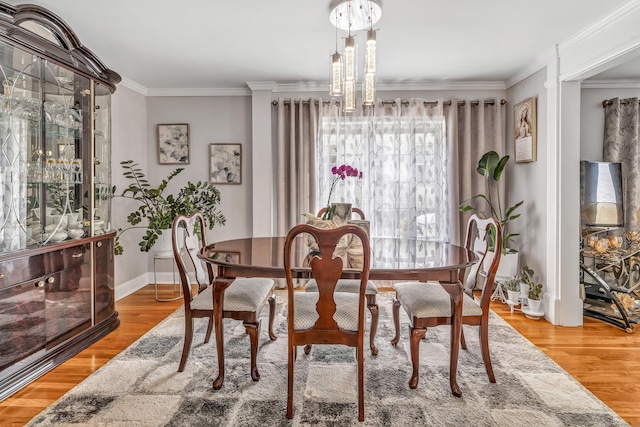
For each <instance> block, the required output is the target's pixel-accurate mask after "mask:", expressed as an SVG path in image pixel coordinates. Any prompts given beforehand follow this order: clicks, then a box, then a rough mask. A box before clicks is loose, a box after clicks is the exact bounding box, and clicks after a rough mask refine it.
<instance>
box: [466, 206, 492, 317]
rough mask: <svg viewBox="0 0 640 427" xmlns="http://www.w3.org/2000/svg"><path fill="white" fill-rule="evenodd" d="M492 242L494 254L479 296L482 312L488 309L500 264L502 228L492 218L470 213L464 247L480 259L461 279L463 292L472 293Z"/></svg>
mask: <svg viewBox="0 0 640 427" xmlns="http://www.w3.org/2000/svg"><path fill="white" fill-rule="evenodd" d="M492 242H494V243H495V245H494V246H495V249H496V250H495V256H494V257H493V261H492V262H491V264H490V267H489V269H488V270H487V271H486V272H485V274H486V277H485V278H484V284H483V286H482V293H481V296H480V306H481V307H482V311H483V313H485V312H487V311H488V309H489V302H490V301H491V294H492V292H493V286H494V284H495V279H496V273H497V272H498V267H499V265H500V257H501V256H502V251H501V250H500V248H501V247H502V228H501V227H500V224H498V222H497V221H496V220H495V219H493V218H487V219H482V218H480V217H479V216H478V215H475V214H474V215H472V216H471V217H470V218H469V221H467V237H466V239H465V247H466V248H467V249H468V250H470V251H473V252H474V253H475V254H476V255H478V257H479V258H480V261H479V262H478V263H476V264H474V265H473V266H472V267H471V269H470V271H469V274H468V275H467V277H466V281H464V280H463V283H464V284H465V292H467V293H468V294H469V295H472V291H473V289H474V288H475V287H476V284H477V283H478V275H479V274H480V272H481V271H482V265H483V263H484V260H485V257H486V256H487V252H488V250H489V247H490V246H491V243H492Z"/></svg>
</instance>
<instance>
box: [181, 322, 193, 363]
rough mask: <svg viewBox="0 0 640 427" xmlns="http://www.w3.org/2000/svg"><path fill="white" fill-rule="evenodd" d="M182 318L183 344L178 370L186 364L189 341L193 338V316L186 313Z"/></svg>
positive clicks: (189, 346)
mask: <svg viewBox="0 0 640 427" xmlns="http://www.w3.org/2000/svg"><path fill="white" fill-rule="evenodd" d="M184 320H185V324H184V345H183V346H182V357H181V358H180V366H178V372H183V371H184V367H185V365H186V364H187V358H188V357H189V351H190V350H191V341H192V340H193V318H192V317H191V316H190V315H189V314H187V315H186V316H185V317H184Z"/></svg>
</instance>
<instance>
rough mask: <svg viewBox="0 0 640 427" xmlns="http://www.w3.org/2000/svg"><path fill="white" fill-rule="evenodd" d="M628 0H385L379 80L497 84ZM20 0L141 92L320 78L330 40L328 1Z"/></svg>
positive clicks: (304, 81)
mask: <svg viewBox="0 0 640 427" xmlns="http://www.w3.org/2000/svg"><path fill="white" fill-rule="evenodd" d="M629 1H633V0H606V1H603V0H535V1H530V0H528V1H522V0H483V1H478V0H448V1H442V0H440V1H436V0H386V1H384V3H383V5H382V18H381V20H380V21H379V22H378V24H377V25H375V28H378V29H379V31H378V82H380V83H390V84H392V83H398V82H432V83H433V82H439V83H452V82H505V81H508V80H509V79H510V78H511V77H513V76H514V75H516V74H517V73H519V72H521V71H522V70H523V69H525V68H527V67H528V66H529V65H530V64H532V63H533V62H534V61H535V59H536V57H537V56H539V55H541V54H544V53H546V52H548V51H549V50H550V49H553V46H554V45H555V44H558V43H562V42H564V41H566V40H567V39H569V38H570V37H571V36H573V35H575V34H576V33H578V32H579V31H581V30H583V29H585V28H586V27H587V26H589V25H591V24H593V23H595V22H596V21H598V20H599V19H601V18H602V17H604V16H606V15H607V14H609V13H610V12H611V11H613V10H615V9H617V8H619V7H620V6H621V5H623V4H626V3H628V2H629ZM27 2H28V3H32V4H38V5H41V6H44V7H46V8H48V9H50V10H51V11H52V12H54V13H55V14H57V15H58V16H60V17H61V18H62V19H63V20H64V21H65V22H67V24H69V25H70V26H71V28H73V29H74V31H75V32H76V34H77V35H78V37H79V39H80V41H81V42H82V43H83V44H84V45H85V46H86V47H88V48H89V49H90V50H92V51H93V52H94V53H95V54H96V55H97V56H98V57H99V58H100V59H101V60H102V61H103V62H104V63H105V64H106V65H107V66H108V67H109V68H111V69H113V70H114V71H116V72H118V73H120V74H121V75H122V76H123V77H124V78H125V79H127V80H128V81H130V82H131V83H133V84H137V85H140V86H141V87H143V88H145V89H149V90H153V89H185V88H246V87H247V86H246V82H261V81H274V82H276V83H280V84H287V83H302V84H310V83H318V84H323V83H326V82H327V81H328V75H329V66H328V65H329V55H330V54H331V53H333V51H334V50H335V27H334V26H333V25H332V24H331V23H330V22H329V3H330V0H272V1H267V0H235V1H227V2H224V3H223V2H220V1H216V0H207V1H205V0H182V1H180V2H175V1H167V0H109V1H89V0H30V1H27ZM8 3H9V4H12V5H16V4H20V3H24V1H8ZM357 39H360V40H362V39H363V35H362V34H358V36H357ZM636 75H637V74H636Z"/></svg>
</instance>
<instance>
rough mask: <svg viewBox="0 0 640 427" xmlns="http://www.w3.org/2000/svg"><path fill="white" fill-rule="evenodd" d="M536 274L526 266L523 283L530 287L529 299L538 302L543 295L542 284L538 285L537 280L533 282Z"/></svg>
mask: <svg viewBox="0 0 640 427" xmlns="http://www.w3.org/2000/svg"><path fill="white" fill-rule="evenodd" d="M534 274H535V273H534V272H533V270H532V269H531V268H529V267H527V266H526V265H525V266H524V267H522V281H523V282H524V283H525V284H526V285H527V286H529V291H528V292H527V298H528V299H529V300H533V301H537V300H539V299H540V294H541V293H542V283H536V282H535V280H533V275H534Z"/></svg>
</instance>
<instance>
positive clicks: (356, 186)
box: [315, 99, 452, 267]
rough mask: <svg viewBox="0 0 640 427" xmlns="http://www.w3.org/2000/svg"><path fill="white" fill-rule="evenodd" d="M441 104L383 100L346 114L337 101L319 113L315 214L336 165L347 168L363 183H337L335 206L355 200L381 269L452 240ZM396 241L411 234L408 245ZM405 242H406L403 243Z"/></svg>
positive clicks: (351, 181) (446, 153) (348, 181)
mask: <svg viewBox="0 0 640 427" xmlns="http://www.w3.org/2000/svg"><path fill="white" fill-rule="evenodd" d="M445 135H446V132H445V122H444V115H443V111H442V101H440V102H437V103H434V102H430V103H429V102H425V101H424V100H422V99H411V100H409V101H405V102H402V101H401V100H400V99H397V100H395V102H393V103H388V102H385V103H383V102H381V101H380V102H378V104H377V105H375V106H373V107H365V110H364V111H362V110H361V111H357V112H355V113H351V114H348V115H343V114H342V113H341V112H340V105H339V104H338V103H336V102H334V101H332V102H330V103H329V104H324V105H323V107H322V109H321V112H320V130H319V135H318V143H317V161H316V164H317V171H316V177H317V179H316V182H317V187H316V190H317V193H316V194H317V197H316V200H315V202H316V209H317V208H319V207H322V206H325V205H326V203H327V198H328V193H329V189H330V185H331V180H332V178H333V176H332V175H331V167H332V166H334V165H337V166H339V165H341V164H347V165H351V166H353V167H356V168H358V169H359V170H362V171H363V179H362V180H357V179H353V178H347V179H346V180H345V181H344V182H340V183H339V184H338V185H337V186H336V189H335V190H334V193H333V195H332V197H331V201H332V202H350V203H352V204H353V206H354V207H359V208H361V209H362V210H363V211H364V213H365V215H366V218H367V219H368V220H369V221H370V222H371V241H372V247H373V248H375V251H374V252H375V253H374V257H376V265H378V266H381V265H387V264H388V265H389V267H400V266H402V264H403V262H404V259H405V257H407V256H408V255H409V254H410V253H413V252H414V251H418V250H427V249H426V248H427V247H428V245H425V244H423V242H425V241H444V242H446V241H449V238H450V231H449V228H450V222H451V218H452V215H451V212H450V204H449V203H447V202H446V201H447V199H448V197H449V192H450V189H449V186H450V183H449V181H448V178H447V165H448V163H449V159H448V155H449V154H448V151H447V149H446V143H445ZM396 237H406V238H408V239H409V241H411V242H413V243H410V244H409V245H410V247H407V246H406V245H405V246H402V247H401V244H400V241H399V240H397V239H396ZM405 242H406V241H405Z"/></svg>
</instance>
